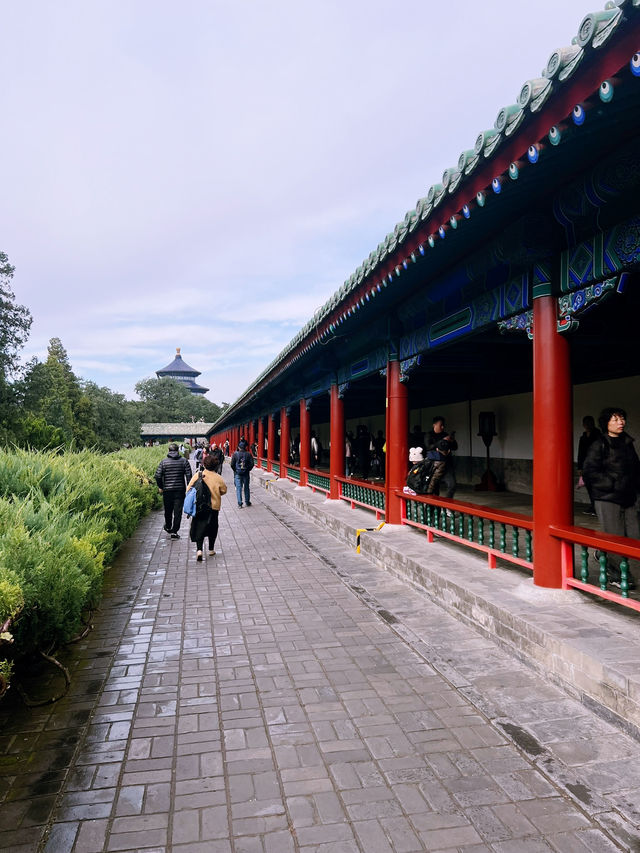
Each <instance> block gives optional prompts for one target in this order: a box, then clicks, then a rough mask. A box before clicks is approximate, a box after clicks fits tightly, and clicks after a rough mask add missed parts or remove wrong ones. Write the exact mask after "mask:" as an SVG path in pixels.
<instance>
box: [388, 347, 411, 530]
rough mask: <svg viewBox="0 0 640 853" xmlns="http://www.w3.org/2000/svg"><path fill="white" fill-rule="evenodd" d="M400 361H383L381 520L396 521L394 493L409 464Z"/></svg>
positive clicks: (398, 511)
mask: <svg viewBox="0 0 640 853" xmlns="http://www.w3.org/2000/svg"><path fill="white" fill-rule="evenodd" d="M400 376H401V371H400V362H399V361H388V362H387V409H386V424H387V436H386V439H387V456H386V463H385V467H386V472H385V474H386V476H385V521H386V523H387V524H400V519H401V504H400V498H397V497H396V496H395V494H394V492H395V490H396V489H402V487H403V486H404V484H405V483H406V480H407V469H408V466H409V462H408V459H409V445H408V436H409V390H408V388H407V386H406V384H404V383H402V382H400Z"/></svg>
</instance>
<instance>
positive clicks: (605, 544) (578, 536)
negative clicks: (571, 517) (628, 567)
mask: <svg viewBox="0 0 640 853" xmlns="http://www.w3.org/2000/svg"><path fill="white" fill-rule="evenodd" d="M549 533H550V534H551V536H553V537H555V538H556V539H559V540H560V543H561V547H562V552H561V553H562V556H561V566H562V589H570V588H573V589H580V590H582V591H583V592H589V593H591V595H597V596H599V597H600V598H604V599H606V600H607V601H615V603H616V604H622V605H623V606H624V607H628V608H629V609H630V610H636V611H638V612H640V601H635V600H634V599H632V598H624V596H622V595H621V594H620V593H619V592H610V591H609V590H608V589H600V587H599V586H596V585H595V584H591V583H584V581H582V580H580V579H579V578H574V577H573V549H574V546H575V545H585V546H587V547H589V548H594V549H597V550H599V551H606V552H607V553H611V552H612V553H614V554H617V555H618V556H623V557H629V558H630V559H632V560H640V542H638V540H636V539H628V538H627V537H626V536H614V535H613V534H611V533H600V532H599V531H597V530H590V529H589V528H587V527H574V526H570V525H569V526H564V525H561V524H550V525H549ZM634 542H638V544H637V545H636V544H634Z"/></svg>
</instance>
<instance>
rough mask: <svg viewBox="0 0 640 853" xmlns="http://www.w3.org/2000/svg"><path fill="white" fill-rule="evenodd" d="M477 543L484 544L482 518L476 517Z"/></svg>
mask: <svg viewBox="0 0 640 853" xmlns="http://www.w3.org/2000/svg"><path fill="white" fill-rule="evenodd" d="M478 544H479V545H484V518H479V519H478Z"/></svg>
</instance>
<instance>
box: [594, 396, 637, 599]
mask: <svg viewBox="0 0 640 853" xmlns="http://www.w3.org/2000/svg"><path fill="white" fill-rule="evenodd" d="M598 421H599V423H600V429H601V430H602V435H601V436H600V438H599V439H598V440H597V441H594V442H593V444H591V445H590V447H589V450H588V451H587V457H586V459H585V460H584V465H583V468H582V476H583V478H584V481H585V483H586V484H588V486H589V488H590V490H591V494H592V495H593V503H594V506H595V508H596V513H597V515H598V519H599V520H600V523H601V524H602V529H603V530H604V532H605V533H613V534H615V535H617V536H629V537H630V538H632V539H640V525H639V524H638V505H637V501H638V492H639V491H640V461H639V460H638V455H637V454H636V451H635V448H634V446H633V439H632V438H631V436H630V435H629V434H628V433H626V432H625V429H624V428H625V426H626V423H627V413H626V412H625V410H624V409H620V408H615V407H612V408H608V409H603V411H602V413H601V414H600V417H599V418H598ZM617 563H618V565H616V564H615V563H613V561H612V560H611V559H610V560H609V569H608V572H607V574H608V577H609V582H610V583H611V585H612V586H618V587H619V586H620V568H619V560H618V561H617ZM632 585H633V586H635V584H634V582H633V581H632V579H631V578H630V577H629V588H632Z"/></svg>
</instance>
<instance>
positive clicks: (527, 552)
mask: <svg viewBox="0 0 640 853" xmlns="http://www.w3.org/2000/svg"><path fill="white" fill-rule="evenodd" d="M532 538H533V537H532V536H531V531H530V530H525V532H524V558H525V560H526V561H527V562H528V563H532V562H533V547H532Z"/></svg>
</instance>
